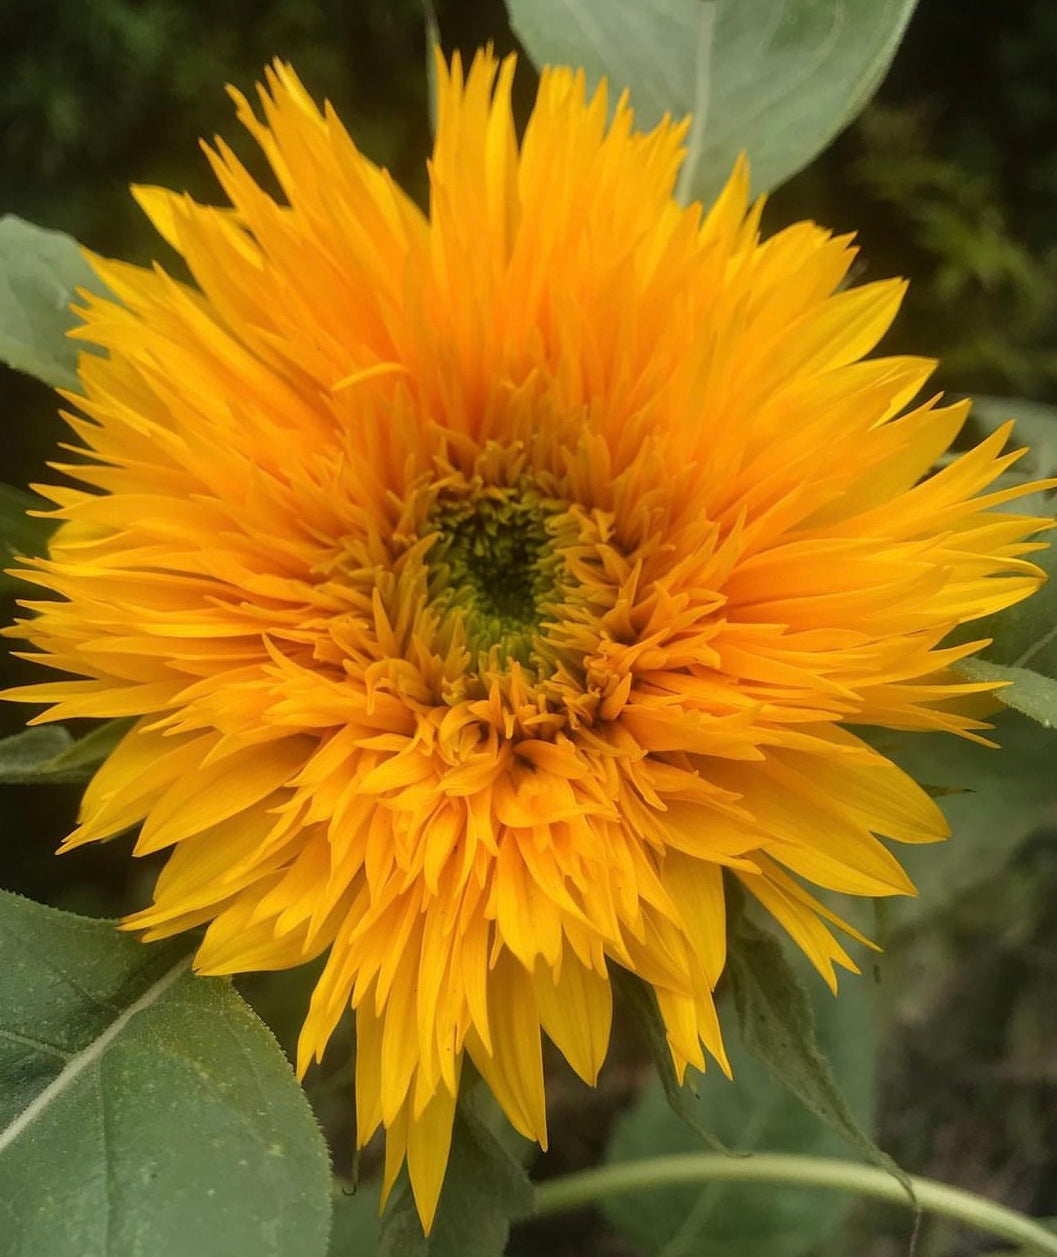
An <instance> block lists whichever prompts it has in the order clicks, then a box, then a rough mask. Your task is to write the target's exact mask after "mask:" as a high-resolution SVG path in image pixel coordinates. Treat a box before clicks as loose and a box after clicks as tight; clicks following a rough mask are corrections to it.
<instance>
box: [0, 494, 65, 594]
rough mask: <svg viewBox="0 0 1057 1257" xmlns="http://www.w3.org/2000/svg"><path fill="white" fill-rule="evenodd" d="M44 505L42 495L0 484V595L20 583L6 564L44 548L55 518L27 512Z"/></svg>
mask: <svg viewBox="0 0 1057 1257" xmlns="http://www.w3.org/2000/svg"><path fill="white" fill-rule="evenodd" d="M47 507H48V503H47V502H45V501H44V499H43V498H38V497H36V496H35V495H34V494H32V493H24V492H23V491H22V490H21V489H16V488H14V487H13V486H12V485H8V484H0V594H2V593H8V592H10V591H12V590H15V589H20V588H22V584H23V582H22V581H20V580H19V579H18V578H17V577H16V576H11V575H9V574H8V573H7V571H5V570H3V569H5V568H8V567H10V566H11V565H12V564H13V562H14V560H15V558H16V557H19V556H25V557H29V556H30V555H37V554H43V553H44V551H45V550H46V549H47V545H48V538H49V537H50V536H51V533H52V531H53V530H54V527H55V521H54V520H51V519H39V518H36V517H34V516H32V515H29V514H27V512H28V511H35V510H41V509H45V510H46V509H47Z"/></svg>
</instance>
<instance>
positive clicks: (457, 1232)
mask: <svg viewBox="0 0 1057 1257" xmlns="http://www.w3.org/2000/svg"><path fill="white" fill-rule="evenodd" d="M481 1107H482V1102H481V1101H479V1100H478V1097H477V1096H475V1095H474V1094H473V1092H470V1093H469V1094H468V1095H463V1096H462V1097H461V1098H460V1101H459V1107H458V1110H457V1111H456V1114H455V1129H454V1132H453V1134H452V1144H451V1156H450V1158H449V1160H448V1169H447V1173H446V1174H445V1176H444V1187H443V1188H442V1190H441V1195H440V1205H439V1206H438V1209H437V1216H436V1218H435V1219H434V1222H433V1228H432V1230H431V1231H430V1233H429V1235H428V1236H425V1235H423V1234H422V1225H421V1223H420V1222H419V1220H418V1213H417V1211H416V1209H415V1202H414V1199H413V1197H412V1194H411V1185H410V1182H409V1181H408V1177H407V1172H406V1170H405V1171H404V1172H403V1173H402V1174H401V1177H400V1179H399V1181H398V1182H397V1185H396V1187H395V1188H394V1189H393V1197H392V1200H391V1201H390V1202H389V1205H388V1207H387V1208H386V1211H385V1216H384V1218H383V1219H382V1228H381V1235H380V1238H379V1242H378V1257H500V1254H502V1253H503V1252H504V1251H505V1249H506V1242H507V1236H508V1235H509V1233H510V1224H511V1222H512V1221H515V1220H516V1219H518V1218H523V1217H526V1216H527V1215H529V1214H531V1213H532V1211H533V1209H534V1201H533V1193H532V1185H531V1183H529V1180H528V1178H527V1176H526V1174H525V1171H524V1170H523V1169H522V1168H521V1166H520V1165H519V1164H518V1162H517V1161H516V1160H515V1159H514V1157H512V1156H511V1155H510V1153H509V1152H508V1151H507V1149H506V1148H504V1147H503V1145H502V1143H501V1142H500V1141H499V1140H498V1139H497V1138H496V1136H495V1135H494V1134H493V1133H492V1131H491V1130H490V1129H489V1127H488V1123H487V1121H486V1120H485V1117H484V1115H483V1113H482V1112H481Z"/></svg>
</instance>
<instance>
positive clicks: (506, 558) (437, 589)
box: [427, 484, 562, 667]
mask: <svg viewBox="0 0 1057 1257" xmlns="http://www.w3.org/2000/svg"><path fill="white" fill-rule="evenodd" d="M557 507H559V504H558V503H554V502H549V501H547V500H546V499H544V498H542V497H541V496H540V494H539V493H538V491H537V490H535V488H534V487H533V486H532V485H531V484H521V485H519V486H516V487H515V488H512V489H504V488H493V489H488V490H482V491H481V492H480V493H477V494H469V495H467V496H465V497H461V498H451V497H445V498H441V499H439V500H438V501H437V503H436V504H435V506H434V509H433V510H432V512H431V513H430V517H429V520H428V526H429V528H430V529H431V530H435V531H436V533H437V539H436V541H435V542H434V544H433V546H432V548H431V549H430V551H429V555H428V560H427V561H428V566H429V592H430V598H431V600H432V601H433V602H434V604H435V605H436V606H437V608H438V610H439V611H440V612H441V614H442V615H445V616H452V615H455V616H460V617H461V618H462V623H463V628H464V632H465V636H466V642H467V646H468V647H469V649H470V651H471V653H472V654H473V655H474V656H475V657H476V659H477V660H478V666H479V667H480V666H481V665H482V663H483V662H484V661H488V662H489V663H492V664H500V665H501V664H502V661H503V660H504V659H516V660H517V661H518V662H519V663H521V664H523V665H525V666H530V665H531V664H532V662H533V656H534V653H535V646H536V642H537V634H538V632H539V630H540V629H541V627H542V625H543V621H544V618H545V616H546V615H547V614H548V611H549V609H550V608H552V606H553V603H554V600H555V599H556V598H558V597H559V596H560V590H559V587H558V576H559V570H560V568H561V566H562V565H561V559H560V556H559V554H558V553H557V551H556V550H555V547H554V545H553V542H552V537H551V535H550V532H549V530H548V520H549V519H551V518H552V517H553V514H554V511H555V509H556V508H557Z"/></svg>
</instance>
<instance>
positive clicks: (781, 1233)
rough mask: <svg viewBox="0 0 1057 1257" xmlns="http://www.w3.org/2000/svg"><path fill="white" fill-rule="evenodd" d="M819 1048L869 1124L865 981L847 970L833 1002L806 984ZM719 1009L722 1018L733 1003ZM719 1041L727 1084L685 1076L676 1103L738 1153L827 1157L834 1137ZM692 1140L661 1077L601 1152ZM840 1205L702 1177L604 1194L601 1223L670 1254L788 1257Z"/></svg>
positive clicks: (726, 1020)
mask: <svg viewBox="0 0 1057 1257" xmlns="http://www.w3.org/2000/svg"><path fill="white" fill-rule="evenodd" d="M809 990H810V991H811V995H812V1005H813V1007H814V1011H815V1020H816V1032H817V1036H818V1041H819V1044H820V1045H821V1047H822V1049H823V1051H824V1052H825V1053H826V1056H827V1058H828V1060H829V1061H830V1063H831V1064H832V1066H833V1071H834V1073H835V1075H836V1077H837V1079H838V1081H839V1083H840V1088H841V1091H842V1093H843V1094H844V1096H845V1098H846V1099H847V1101H848V1105H849V1107H850V1108H851V1110H852V1112H853V1113H854V1115H855V1117H856V1119H857V1120H858V1121H859V1122H860V1123H861V1124H862V1126H863V1127H864V1128H867V1129H868V1128H869V1124H870V1118H871V1110H872V1107H873V1082H874V1063H875V1059H876V1057H875V1036H876V1016H875V1013H876V1008H875V1004H876V994H877V989H876V987H875V984H874V983H873V982H872V981H870V980H869V978H866V977H859V978H855V977H851V976H849V978H848V979H847V980H846V981H845V982H843V983H842V984H841V991H840V995H839V997H838V998H836V999H834V998H833V996H832V995H831V994H830V993H829V991H828V990H826V989H825V988H824V987H823V986H822V984H821V983H820V982H818V981H817V979H815V980H813V981H811V982H809ZM725 1002H726V1003H727V1005H728V1006H727V1007H725V1008H722V1009H721V1013H720V1019H721V1021H722V1022H723V1024H725V1025H727V1026H730V1025H732V1023H733V1020H734V1009H733V1008H731V1007H729V1001H725ZM728 1039H729V1042H728V1044H727V1047H728V1052H729V1055H730V1060H731V1065H732V1067H733V1070H734V1079H733V1081H732V1082H731V1081H728V1080H727V1079H726V1078H725V1077H724V1076H723V1074H722V1073H721V1072H720V1071H719V1070H718V1069H710V1070H709V1071H708V1073H706V1074H704V1075H703V1076H702V1075H698V1076H696V1077H695V1079H694V1093H696V1094H692V1093H690V1092H689V1088H687V1093H688V1094H687V1103H689V1104H692V1105H694V1106H696V1107H698V1108H699V1109H700V1110H701V1111H702V1112H703V1113H705V1114H707V1117H708V1122H709V1125H710V1126H711V1127H712V1129H714V1130H715V1131H716V1133H717V1134H718V1135H719V1136H720V1138H722V1139H723V1140H724V1141H725V1142H726V1143H727V1144H728V1146H729V1147H731V1148H733V1149H736V1150H737V1151H738V1152H752V1151H771V1152H798V1153H802V1154H805V1155H816V1156H833V1155H840V1154H841V1153H842V1152H843V1151H844V1145H843V1144H842V1142H841V1141H840V1140H839V1139H838V1138H837V1137H836V1136H834V1135H833V1134H832V1133H830V1131H828V1130H827V1129H826V1127H824V1126H823V1125H822V1124H821V1123H820V1122H818V1121H817V1120H816V1119H815V1118H814V1117H813V1116H812V1115H811V1114H810V1113H809V1112H807V1110H806V1109H805V1108H804V1106H803V1104H801V1103H800V1101H799V1100H798V1099H796V1098H795V1097H794V1096H793V1095H792V1094H791V1093H790V1092H789V1091H788V1090H787V1089H786V1088H785V1087H784V1086H782V1085H781V1084H780V1083H778V1082H776V1081H775V1079H774V1078H773V1077H772V1075H771V1073H770V1071H769V1070H768V1069H767V1068H766V1066H764V1065H763V1064H762V1063H761V1062H760V1061H759V1060H757V1059H756V1058H755V1057H753V1056H752V1055H750V1053H749V1052H748V1051H747V1050H746V1049H745V1048H744V1047H743V1046H742V1045H741V1044H740V1043H738V1042H737V1041H736V1040H737V1036H736V1035H735V1034H730V1035H728ZM700 1147H701V1145H700V1143H699V1141H698V1140H696V1139H695V1137H694V1135H693V1133H692V1131H690V1129H689V1128H688V1127H687V1126H686V1125H685V1124H684V1122H683V1121H682V1120H681V1119H680V1118H679V1117H678V1116H677V1115H676V1114H675V1113H674V1112H673V1111H672V1109H671V1107H670V1105H669V1102H668V1100H667V1098H666V1096H665V1094H664V1088H663V1087H662V1086H661V1084H660V1082H659V1081H658V1082H655V1083H651V1084H650V1085H649V1086H648V1087H646V1089H645V1090H644V1091H643V1092H642V1094H641V1095H640V1096H639V1098H638V1099H637V1100H636V1102H635V1104H634V1105H633V1107H632V1108H631V1109H630V1110H629V1111H628V1112H627V1113H626V1114H625V1115H624V1116H623V1117H622V1118H621V1119H620V1120H619V1121H618V1124H617V1127H616V1131H615V1133H614V1136H613V1140H612V1142H611V1144H610V1147H609V1149H608V1152H607V1160H609V1161H613V1162H617V1161H627V1160H634V1159H637V1158H640V1157H649V1156H657V1155H663V1154H666V1153H677V1152H694V1151H699V1150H700ZM847 1208H848V1202H847V1200H846V1199H842V1198H841V1197H840V1196H839V1195H837V1194H832V1195H830V1194H827V1195H825V1196H819V1195H816V1194H815V1193H812V1192H804V1191H802V1190H800V1189H797V1188H783V1187H763V1186H760V1185H758V1184H756V1185H737V1184H730V1183H710V1184H707V1185H705V1186H704V1187H695V1186H686V1187H672V1188H665V1189H663V1190H660V1189H654V1190H652V1191H650V1192H649V1193H636V1194H635V1195H634V1196H629V1197H627V1198H620V1197H615V1198H613V1199H612V1200H607V1201H606V1203H605V1211H606V1213H607V1215H608V1216H609V1218H610V1220H611V1221H612V1222H613V1224H614V1225H615V1226H617V1227H618V1229H619V1230H620V1231H622V1232H623V1234H624V1235H626V1236H627V1237H628V1238H629V1239H631V1240H632V1241H634V1242H635V1243H636V1244H637V1245H639V1246H640V1247H641V1248H642V1249H643V1251H644V1252H648V1253H662V1252H663V1253H666V1254H668V1255H669V1257H682V1255H686V1257H689V1255H690V1254H693V1255H694V1257H696V1255H697V1254H707V1255H708V1257H763V1255H764V1254H765V1255H766V1257H799V1254H801V1253H803V1252H804V1251H806V1250H807V1249H808V1248H810V1247H811V1246H813V1245H815V1244H817V1243H818V1242H819V1241H820V1240H821V1239H822V1238H823V1237H824V1236H825V1234H826V1233H827V1231H829V1230H830V1229H831V1228H832V1227H833V1225H834V1224H835V1223H836V1222H837V1221H838V1219H839V1218H840V1217H841V1216H842V1214H843V1213H844V1212H845V1211H846V1209H847Z"/></svg>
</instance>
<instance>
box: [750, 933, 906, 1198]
mask: <svg viewBox="0 0 1057 1257" xmlns="http://www.w3.org/2000/svg"><path fill="white" fill-rule="evenodd" d="M727 974H728V975H729V978H730V984H731V990H732V993H733V996H734V1007H735V1008H736V1010H737V1014H738V1024H739V1026H740V1029H741V1041H742V1043H743V1044H744V1046H745V1048H746V1049H747V1050H748V1051H749V1052H751V1053H752V1055H753V1056H755V1057H756V1058H757V1059H758V1060H761V1061H763V1063H764V1064H765V1065H766V1066H767V1067H768V1069H769V1070H770V1071H771V1073H772V1074H773V1075H774V1077H775V1078H776V1079H777V1080H778V1081H779V1082H781V1083H782V1084H783V1085H784V1086H785V1087H786V1088H788V1090H789V1091H790V1092H791V1093H792V1094H793V1095H795V1096H796V1097H797V1098H798V1099H799V1100H800V1102H801V1103H802V1104H803V1105H804V1106H805V1107H806V1108H808V1109H809V1110H810V1111H811V1112H812V1113H814V1114H815V1116H816V1117H817V1118H818V1119H819V1121H821V1122H823V1123H825V1125H826V1126H828V1127H829V1129H830V1130H832V1131H833V1132H834V1133H835V1134H837V1135H839V1136H840V1137H841V1138H842V1139H843V1140H844V1141H845V1143H847V1144H848V1145H849V1146H850V1147H851V1148H853V1149H854V1150H855V1151H856V1152H859V1153H861V1154H862V1156H864V1157H865V1158H866V1159H867V1160H868V1161H872V1162H873V1163H874V1164H875V1165H878V1166H880V1167H881V1168H882V1169H885V1170H887V1171H888V1172H889V1173H890V1174H892V1175H893V1176H894V1177H895V1178H898V1179H899V1181H900V1182H901V1183H903V1185H904V1186H905V1187H906V1189H907V1193H908V1195H909V1196H910V1197H911V1199H913V1192H912V1189H911V1187H910V1179H909V1178H908V1177H907V1175H906V1173H905V1172H904V1171H903V1170H901V1169H900V1168H899V1167H898V1166H897V1165H896V1163H895V1162H894V1161H893V1160H892V1158H891V1157H889V1156H888V1155H886V1154H885V1153H884V1152H882V1151H881V1149H880V1148H878V1146H877V1145H876V1144H875V1143H874V1141H873V1139H871V1138H870V1136H869V1134H868V1133H867V1131H866V1130H864V1128H863V1126H862V1124H861V1123H860V1121H859V1119H858V1118H857V1117H856V1115H855V1113H854V1112H853V1111H852V1108H851V1105H850V1104H849V1103H848V1100H847V1098H846V1097H845V1095H844V1093H843V1091H842V1090H841V1088H840V1084H839V1083H838V1081H837V1078H836V1076H835V1074H834V1072H833V1069H832V1067H831V1065H830V1063H829V1061H828V1060H827V1059H826V1057H825V1055H824V1054H823V1052H822V1050H821V1048H820V1047H819V1044H818V1040H817V1039H816V1036H815V1018H814V1014H813V1013H812V1010H811V1001H810V999H809V998H808V995H807V992H806V991H805V989H804V987H803V985H802V984H801V982H800V979H799V977H798V976H797V973H796V971H795V970H794V969H793V967H792V965H790V963H789V961H788V959H787V958H786V955H785V952H784V951H783V949H782V946H781V944H780V943H779V942H778V940H777V939H775V938H774V937H773V936H772V935H771V934H769V933H767V931H765V930H762V929H761V928H760V927H759V926H758V925H756V924H755V923H754V922H753V921H751V920H750V919H749V917H748V916H746V915H745V913H744V912H739V913H737V914H736V916H735V922H734V927H733V931H732V938H731V946H730V953H729V958H728V961H727Z"/></svg>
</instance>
